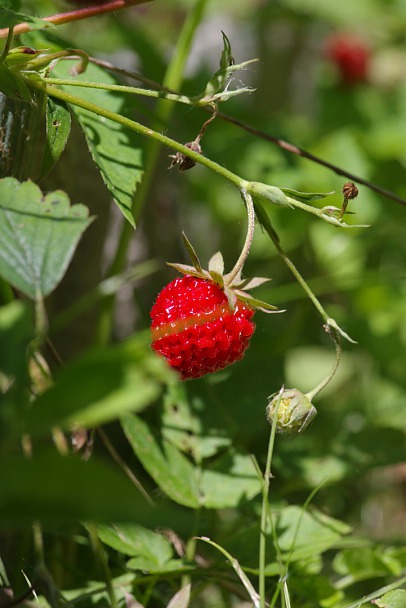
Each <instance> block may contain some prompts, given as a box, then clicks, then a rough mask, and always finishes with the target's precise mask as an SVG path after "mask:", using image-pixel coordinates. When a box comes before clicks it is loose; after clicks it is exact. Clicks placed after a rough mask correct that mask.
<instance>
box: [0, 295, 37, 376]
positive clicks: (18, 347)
mask: <svg viewBox="0 0 406 608" xmlns="http://www.w3.org/2000/svg"><path fill="white" fill-rule="evenodd" d="M33 338H34V326H33V320H32V310H31V307H30V306H29V305H28V304H27V303H26V302H18V301H15V302H11V303H10V304H7V306H3V307H2V308H0V344H1V348H0V372H1V373H3V374H5V375H6V376H13V377H19V376H21V375H25V374H26V369H27V360H26V359H27V355H26V350H27V346H28V344H29V343H30V341H31V340H32V339H33Z"/></svg>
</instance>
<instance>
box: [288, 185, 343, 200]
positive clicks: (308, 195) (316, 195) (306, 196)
mask: <svg viewBox="0 0 406 608" xmlns="http://www.w3.org/2000/svg"><path fill="white" fill-rule="evenodd" d="M281 190H282V192H283V193H284V194H286V196H290V197H291V198H294V199H295V200H297V201H301V202H302V203H310V202H312V201H319V200H320V199H322V198H326V196H331V195H332V194H334V191H333V192H299V191H298V190H292V189H291V188H281Z"/></svg>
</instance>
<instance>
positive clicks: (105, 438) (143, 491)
mask: <svg viewBox="0 0 406 608" xmlns="http://www.w3.org/2000/svg"><path fill="white" fill-rule="evenodd" d="M97 433H98V434H99V435H100V438H101V440H102V441H103V443H104V445H105V446H106V448H107V450H108V451H109V453H110V455H111V457H112V458H113V460H115V461H116V463H117V464H118V466H119V467H120V468H121V469H122V470H123V471H124V473H125V474H126V475H127V477H128V478H129V479H130V481H131V483H133V484H134V486H135V487H136V488H137V490H138V491H139V492H140V494H142V496H143V497H144V498H145V500H146V501H147V502H148V504H149V505H150V506H151V507H153V506H154V501H153V500H152V498H151V497H150V495H149V494H148V492H147V491H146V489H145V488H144V486H143V485H142V483H141V482H140V480H139V479H137V477H136V476H135V475H134V473H133V472H132V470H131V469H130V467H129V466H128V465H127V464H126V463H125V462H124V460H123V459H122V458H121V456H120V455H119V453H118V452H117V450H116V449H115V447H114V446H113V444H112V443H111V441H110V439H109V438H108V436H107V435H106V433H105V432H104V431H103V429H101V428H100V427H99V428H98V429H97Z"/></svg>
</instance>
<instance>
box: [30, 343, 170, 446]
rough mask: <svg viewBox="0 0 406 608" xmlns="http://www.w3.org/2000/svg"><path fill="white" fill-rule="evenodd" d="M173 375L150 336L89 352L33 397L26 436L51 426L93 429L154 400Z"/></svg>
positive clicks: (47, 430)
mask: <svg viewBox="0 0 406 608" xmlns="http://www.w3.org/2000/svg"><path fill="white" fill-rule="evenodd" d="M172 377H173V376H172V371H171V370H170V368H169V367H168V366H167V365H166V363H165V361H164V360H163V359H162V358H161V357H158V356H157V355H155V353H154V352H153V351H151V349H150V346H149V333H145V334H144V335H142V334H141V335H138V336H136V337H135V338H131V339H129V340H127V341H126V342H123V343H121V344H120V345H118V346H114V347H110V348H105V349H103V350H97V351H94V352H90V353H87V354H85V355H84V356H82V357H81V358H80V359H78V360H77V361H75V362H73V363H71V364H70V365H68V366H66V367H65V368H64V369H63V370H61V371H60V373H59V375H57V376H56V383H55V385H54V386H53V387H52V388H50V389H49V390H48V391H46V392H45V393H43V394H42V395H40V396H39V397H38V399H37V400H36V401H35V402H34V403H33V404H32V407H31V409H30V411H29V413H28V414H27V417H26V420H25V425H26V432H27V433H29V434H31V435H41V434H43V433H47V432H49V431H50V429H51V428H52V427H54V426H60V427H61V428H64V429H65V428H66V429H70V428H72V426H81V427H92V426H96V425H99V424H103V423H104V422H107V421H109V420H114V419H116V418H118V417H119V416H120V415H122V414H123V413H124V412H129V411H135V412H136V411H140V410H142V409H144V408H145V407H147V406H148V405H149V404H150V403H152V402H153V401H155V400H156V399H157V398H158V397H159V395H160V393H161V385H162V383H163V382H166V381H169V380H170V379H172Z"/></svg>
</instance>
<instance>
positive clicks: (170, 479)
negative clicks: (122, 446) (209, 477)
mask: <svg viewBox="0 0 406 608" xmlns="http://www.w3.org/2000/svg"><path fill="white" fill-rule="evenodd" d="M121 424H122V427H123V430H124V433H125V435H126V437H127V439H128V441H129V442H130V445H131V447H132V448H133V450H134V452H135V454H136V455H137V457H138V458H139V460H140V461H141V463H142V465H143V466H144V468H145V469H146V471H148V473H149V474H150V475H151V477H152V478H153V480H154V481H155V483H156V484H157V485H158V486H159V487H160V488H161V490H162V491H163V492H164V493H165V494H166V495H167V496H168V497H169V498H171V499H172V500H174V501H175V502H177V503H179V504H181V505H184V506H186V507H191V508H192V509H197V508H198V507H199V505H200V495H199V488H198V481H197V480H198V470H197V469H195V467H194V466H193V465H192V463H191V462H190V461H189V460H188V459H187V458H186V456H184V455H183V454H182V453H181V452H179V450H177V449H176V448H175V447H174V446H173V445H171V444H170V443H169V442H168V441H166V440H165V439H163V438H162V437H159V436H158V435H157V434H156V433H155V432H153V431H152V429H151V428H150V427H148V425H147V424H146V423H145V422H143V421H142V420H141V419H140V418H139V417H138V416H131V415H127V416H124V417H123V418H122V419H121Z"/></svg>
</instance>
